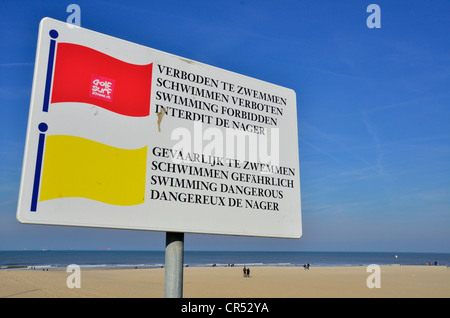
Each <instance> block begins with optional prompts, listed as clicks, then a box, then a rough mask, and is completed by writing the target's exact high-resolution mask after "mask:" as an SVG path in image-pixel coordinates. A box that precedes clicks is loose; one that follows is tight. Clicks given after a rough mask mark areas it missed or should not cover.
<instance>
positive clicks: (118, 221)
mask: <svg viewBox="0 0 450 318" xmlns="http://www.w3.org/2000/svg"><path fill="white" fill-rule="evenodd" d="M297 135H298V134H297V105H296V95H295V92H294V91H293V90H290V89H287V88H283V87H280V86H277V85H273V84H270V83H267V82H263V81H260V80H257V79H253V78H249V77H246V76H243V75H240V74H236V73H233V72H229V71H225V70H222V69H219V68H215V67H212V66H209V65H205V64H202V63H198V62H194V61H191V60H187V59H184V58H181V57H178V56H174V55H171V54H168V53H164V52H161V51H157V50H154V49H151V48H148V47H144V46H141V45H137V44H134V43H130V42H127V41H124V40H120V39H117V38H113V37H110V36H106V35H103V34H100V33H97V32H93V31H90V30H86V29H83V28H79V27H75V26H73V25H69V24H66V23H63V22H59V21H56V20H53V19H50V18H44V19H43V20H42V21H41V24H40V28H39V38H38V46H37V54H36V65H35V73H34V80H33V90H32V98H31V105H30V115H29V122H28V132H27V139H26V149H25V156H24V163H23V171H22V182H21V188H20V197H19V204H18V211H17V219H18V220H19V221H20V222H22V223H33V224H52V225H68V226H87V227H101V228H120V229H137V230H153V231H167V232H186V233H206V234H227V235H245V236H264V237H283V238H298V237H300V236H301V206H300V176H299V158H298V136H297Z"/></svg>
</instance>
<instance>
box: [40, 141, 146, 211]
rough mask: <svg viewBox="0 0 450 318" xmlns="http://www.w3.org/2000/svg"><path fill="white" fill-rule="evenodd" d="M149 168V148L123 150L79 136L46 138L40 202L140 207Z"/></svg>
mask: <svg viewBox="0 0 450 318" xmlns="http://www.w3.org/2000/svg"><path fill="white" fill-rule="evenodd" d="M146 165H147V146H145V147H143V148H139V149H121V148H116V147H112V146H108V145H105V144H102V143H99V142H96V141H92V140H89V139H85V138H81V137H76V136H67V135H51V136H47V137H46V141H45V154H44V164H43V171H42V180H41V192H40V196H39V201H45V200H51V199H57V198H67V197H80V198H87V199H92V200H96V201H100V202H104V203H108V204H114V205H137V204H141V203H143V202H144V197H145V171H146Z"/></svg>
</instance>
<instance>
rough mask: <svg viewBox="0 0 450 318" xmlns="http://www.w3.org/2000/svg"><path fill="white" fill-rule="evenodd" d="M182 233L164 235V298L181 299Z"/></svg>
mask: <svg viewBox="0 0 450 318" xmlns="http://www.w3.org/2000/svg"><path fill="white" fill-rule="evenodd" d="M183 261H184V233H174V232H167V233H166V259H165V262H166V267H165V279H164V297H165V298H182V297H183Z"/></svg>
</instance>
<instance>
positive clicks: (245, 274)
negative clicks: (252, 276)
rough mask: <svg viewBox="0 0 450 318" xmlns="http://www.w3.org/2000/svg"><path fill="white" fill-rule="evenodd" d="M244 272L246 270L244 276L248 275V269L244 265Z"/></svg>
mask: <svg viewBox="0 0 450 318" xmlns="http://www.w3.org/2000/svg"><path fill="white" fill-rule="evenodd" d="M243 272H244V277H246V276H247V269H246V268H245V266H244V269H243Z"/></svg>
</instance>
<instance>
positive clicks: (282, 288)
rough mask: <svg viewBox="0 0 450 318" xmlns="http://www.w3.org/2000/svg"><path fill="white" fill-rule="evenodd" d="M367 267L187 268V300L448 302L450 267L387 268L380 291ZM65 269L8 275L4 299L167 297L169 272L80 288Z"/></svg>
mask: <svg viewBox="0 0 450 318" xmlns="http://www.w3.org/2000/svg"><path fill="white" fill-rule="evenodd" d="M366 269H367V267H365V266H355V267H316V268H314V267H311V268H310V269H309V270H305V269H304V268H303V267H254V268H251V272H250V277H243V273H242V267H187V268H185V269H184V289H183V297H184V298H310V297H311V298H312V297H313V298H325V297H326V298H329V297H332V298H379V297H384V298H398V297H402V298H419V297H420V298H448V297H450V269H449V268H448V267H446V266H381V267H380V288H368V287H367V283H366V282H367V279H368V278H369V276H370V275H371V274H372V272H366ZM69 275H71V273H67V272H66V271H65V270H48V271H42V270H2V271H0V297H1V298H100V297H101V298H115V297H120V298H127V297H132V298H161V297H164V269H162V268H158V269H81V272H80V283H81V287H80V288H72V289H71V288H68V287H67V284H66V281H67V278H68V277H69Z"/></svg>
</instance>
